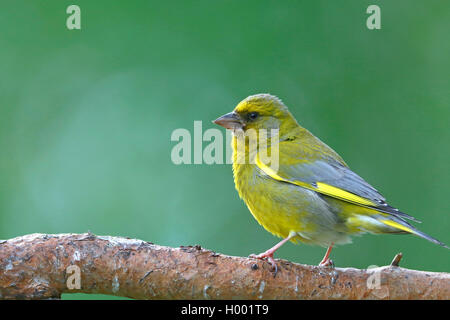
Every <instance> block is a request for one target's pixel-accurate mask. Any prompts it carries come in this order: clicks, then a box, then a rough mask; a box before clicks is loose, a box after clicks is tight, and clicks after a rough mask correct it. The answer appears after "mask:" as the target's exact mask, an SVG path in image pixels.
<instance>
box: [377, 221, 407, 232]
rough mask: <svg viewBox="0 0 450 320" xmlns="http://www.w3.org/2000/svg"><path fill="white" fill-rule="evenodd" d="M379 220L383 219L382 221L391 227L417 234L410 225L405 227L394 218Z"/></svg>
mask: <svg viewBox="0 0 450 320" xmlns="http://www.w3.org/2000/svg"><path fill="white" fill-rule="evenodd" d="M379 221H381V222H382V223H384V224H386V225H388V226H390V227H393V228H397V229H400V230H402V231H406V232H409V233H414V234H416V232H414V230H412V229H410V228H408V227H405V226H404V225H401V224H400V223H398V222H395V221H392V220H379Z"/></svg>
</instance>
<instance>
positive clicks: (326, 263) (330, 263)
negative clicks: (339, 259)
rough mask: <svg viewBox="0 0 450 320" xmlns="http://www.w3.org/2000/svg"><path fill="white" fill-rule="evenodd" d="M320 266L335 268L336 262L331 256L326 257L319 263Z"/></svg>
mask: <svg viewBox="0 0 450 320" xmlns="http://www.w3.org/2000/svg"><path fill="white" fill-rule="evenodd" d="M319 267H327V268H332V269H334V262H333V260H331V259H330V258H326V259H324V260H322V261H320V263H319Z"/></svg>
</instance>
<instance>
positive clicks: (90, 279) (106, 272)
mask: <svg viewBox="0 0 450 320" xmlns="http://www.w3.org/2000/svg"><path fill="white" fill-rule="evenodd" d="M277 264H278V273H277V275H276V277H274V275H273V272H272V271H271V267H270V265H269V264H268V263H267V262H265V261H260V260H255V259H250V258H240V257H230V256H225V255H222V254H217V253H215V252H213V251H209V250H205V249H202V248H200V247H198V246H197V247H190V246H189V247H180V248H168V247H162V246H158V245H154V244H151V243H148V242H145V241H141V240H134V239H126V238H120V237H108V236H105V237H103V236H95V235H93V234H58V235H45V234H32V235H27V236H23V237H18V238H14V239H11V240H7V241H0V299H48V298H59V297H60V296H61V294H62V293H74V292H84V293H102V294H110V295H117V296H124V297H130V298H136V299H450V274H448V273H435V272H424V271H415V270H408V269H403V268H400V267H395V266H387V267H381V268H377V269H370V270H359V269H352V268H345V269H341V268H336V269H331V268H320V267H316V266H307V265H300V264H295V263H291V262H288V261H284V260H277ZM72 265H76V266H78V267H79V270H80V275H81V289H79V290H76V289H75V290H70V289H69V288H68V286H67V282H70V281H68V279H69V278H70V277H71V275H72V274H73V273H72V272H73V271H72V270H71V269H70V268H69V269H67V268H68V267H69V266H72ZM75 268H76V267H75ZM69 270H70V271H69ZM69 280H70V279H69ZM72 280H73V279H72Z"/></svg>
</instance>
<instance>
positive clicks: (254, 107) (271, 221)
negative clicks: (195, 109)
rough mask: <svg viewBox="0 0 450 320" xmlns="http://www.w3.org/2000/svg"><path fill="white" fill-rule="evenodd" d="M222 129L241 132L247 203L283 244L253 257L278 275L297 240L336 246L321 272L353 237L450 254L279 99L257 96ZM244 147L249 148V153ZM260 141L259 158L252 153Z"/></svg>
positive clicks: (238, 155) (238, 165)
mask: <svg viewBox="0 0 450 320" xmlns="http://www.w3.org/2000/svg"><path fill="white" fill-rule="evenodd" d="M214 123H216V124H218V125H221V126H223V127H225V128H227V129H230V130H232V131H233V140H232V147H233V174H234V182H235V186H236V189H237V191H238V193H239V196H240V197H241V198H242V199H243V200H244V201H245V203H246V205H247V206H248V208H249V210H250V212H251V213H252V214H253V216H254V217H255V219H256V220H257V221H258V222H259V224H261V225H262V226H263V227H264V228H265V229H266V230H267V231H269V232H271V233H272V234H274V235H276V236H278V237H281V238H283V240H282V241H281V242H279V243H278V244H277V245H275V246H274V247H273V248H271V249H269V250H267V251H266V252H263V253H261V254H259V255H253V257H255V258H260V259H264V258H267V259H268V260H269V262H270V263H271V264H272V266H273V268H274V269H275V270H276V263H275V261H274V259H273V254H274V252H275V251H276V250H277V249H278V248H279V247H281V246H282V245H283V244H284V243H286V242H287V241H289V240H291V241H293V242H297V241H300V242H304V243H308V244H315V245H320V246H324V247H328V250H327V252H326V254H325V256H324V258H323V260H322V261H321V262H320V264H319V265H320V266H326V265H330V264H331V263H332V262H331V260H330V259H329V256H330V252H331V249H332V247H333V245H334V244H345V243H349V242H351V240H350V236H352V235H358V234H363V233H367V232H369V233H374V234H381V233H389V234H414V235H417V236H419V237H422V238H424V239H427V240H429V241H431V242H434V243H436V244H439V245H441V246H444V247H446V248H448V247H447V246H446V245H445V244H444V243H442V242H440V241H438V240H436V239H434V238H432V237H430V236H429V235H427V234H425V233H423V232H421V231H419V230H417V229H416V228H415V227H414V226H412V225H411V224H410V223H409V222H407V219H408V220H413V221H416V222H419V221H417V220H416V219H415V218H413V217H412V216H410V215H408V214H406V213H403V212H401V211H399V210H398V209H395V208H393V207H391V206H389V205H388V204H387V203H386V201H385V198H384V197H383V196H382V195H381V194H380V193H379V192H378V191H377V190H376V189H375V188H373V187H372V186H371V185H370V184H368V183H367V182H366V181H364V179H362V178H361V177H360V176H358V175H357V174H356V173H354V172H353V171H352V170H350V168H349V167H348V166H347V164H346V163H345V162H344V160H343V159H342V158H341V157H340V156H339V155H338V154H337V153H336V152H335V151H333V150H332V149H331V148H330V147H329V146H327V145H326V144H325V143H323V142H322V141H320V140H319V139H318V138H317V137H315V136H314V135H313V134H311V133H310V132H309V131H308V130H306V129H305V128H303V127H301V126H300V125H299V124H298V123H297V121H296V120H295V118H294V117H293V116H292V114H291V113H290V112H289V110H288V108H287V107H286V106H285V105H284V104H283V102H282V101H281V100H280V99H278V98H277V97H275V96H273V95H270V94H257V95H252V96H249V97H247V98H246V99H244V100H243V101H241V102H240V103H239V104H238V105H237V106H236V108H235V109H234V111H233V112H230V113H228V114H225V115H223V116H222V117H220V118H218V119H216V120H214ZM251 129H252V130H251ZM263 129H264V130H263ZM249 132H256V135H251V134H247V133H249ZM271 132H276V134H273V135H271ZM262 133H264V135H263V134H262ZM265 136H266V137H267V138H266V139H265V140H264V139H262V138H263V137H265ZM240 137H241V138H242V137H243V138H244V139H241V140H239V138H240ZM240 141H241V142H242V141H246V143H245V144H243V143H242V144H241V146H243V147H240V144H239V143H240ZM252 142H255V143H256V145H257V148H256V151H252V150H255V149H252V148H251V147H250V146H251V143H252ZM263 151H264V154H266V153H267V154H270V156H272V155H274V153H275V152H277V153H278V159H277V164H276V166H275V165H272V163H269V162H268V161H263V160H261V158H263V157H261V153H262V152H263ZM265 158H268V157H267V156H266V157H265ZM271 159H276V157H273V158H271Z"/></svg>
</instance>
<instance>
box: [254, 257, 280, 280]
mask: <svg viewBox="0 0 450 320" xmlns="http://www.w3.org/2000/svg"><path fill="white" fill-rule="evenodd" d="M249 258H253V259H260V260H265V259H267V261H268V262H269V263H270V264H271V265H272V272H273V273H274V274H273V277H274V278H275V276H276V275H277V272H278V267H277V263H276V262H275V259H274V258H273V253H272V254H268V253H266V252H264V253H260V254H254V253H252V254H251V255H249Z"/></svg>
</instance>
